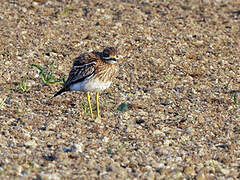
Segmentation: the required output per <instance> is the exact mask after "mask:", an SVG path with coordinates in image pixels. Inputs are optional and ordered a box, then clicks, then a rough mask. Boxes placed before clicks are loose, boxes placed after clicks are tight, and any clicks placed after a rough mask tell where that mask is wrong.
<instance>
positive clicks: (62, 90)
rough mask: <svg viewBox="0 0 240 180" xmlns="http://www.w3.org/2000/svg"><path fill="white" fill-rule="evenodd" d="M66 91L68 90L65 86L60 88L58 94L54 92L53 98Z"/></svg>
mask: <svg viewBox="0 0 240 180" xmlns="http://www.w3.org/2000/svg"><path fill="white" fill-rule="evenodd" d="M65 91H68V90H67V89H66V88H65V87H64V88H62V89H60V91H58V92H57V93H56V94H54V96H53V98H54V97H56V96H58V95H60V94H62V93H63V92H65Z"/></svg>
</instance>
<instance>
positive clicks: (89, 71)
mask: <svg viewBox="0 0 240 180" xmlns="http://www.w3.org/2000/svg"><path fill="white" fill-rule="evenodd" d="M96 61H97V57H96V56H94V55H91V54H90V55H89V54H83V55H81V56H79V57H77V58H76V59H75V61H74V63H73V67H72V70H71V71H70V73H69V77H68V79H67V81H66V82H65V83H64V87H65V88H66V89H68V88H69V87H70V86H71V85H72V84H75V83H78V82H81V81H83V80H85V79H86V78H88V77H90V76H91V75H93V74H94V72H95V69H96V64H97V62H96Z"/></svg>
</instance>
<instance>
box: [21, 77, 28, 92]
mask: <svg viewBox="0 0 240 180" xmlns="http://www.w3.org/2000/svg"><path fill="white" fill-rule="evenodd" d="M19 90H20V91H22V92H25V91H27V83H26V78H23V80H22V81H21V82H20V84H19Z"/></svg>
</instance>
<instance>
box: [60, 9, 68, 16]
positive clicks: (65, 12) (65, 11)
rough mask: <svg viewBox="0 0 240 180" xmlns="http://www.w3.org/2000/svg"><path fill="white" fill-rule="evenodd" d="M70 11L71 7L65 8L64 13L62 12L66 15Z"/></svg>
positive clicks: (62, 14)
mask: <svg viewBox="0 0 240 180" xmlns="http://www.w3.org/2000/svg"><path fill="white" fill-rule="evenodd" d="M69 11H70V8H65V9H64V10H63V11H62V13H61V16H66V15H67V14H68V13H69Z"/></svg>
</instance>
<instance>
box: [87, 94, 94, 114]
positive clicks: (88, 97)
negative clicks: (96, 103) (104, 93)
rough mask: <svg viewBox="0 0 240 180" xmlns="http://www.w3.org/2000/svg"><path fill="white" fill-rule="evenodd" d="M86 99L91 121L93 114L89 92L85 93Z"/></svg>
mask: <svg viewBox="0 0 240 180" xmlns="http://www.w3.org/2000/svg"><path fill="white" fill-rule="evenodd" d="M87 99H88V105H89V110H90V113H91V117H92V119H93V112H92V105H91V97H90V94H89V92H87Z"/></svg>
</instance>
